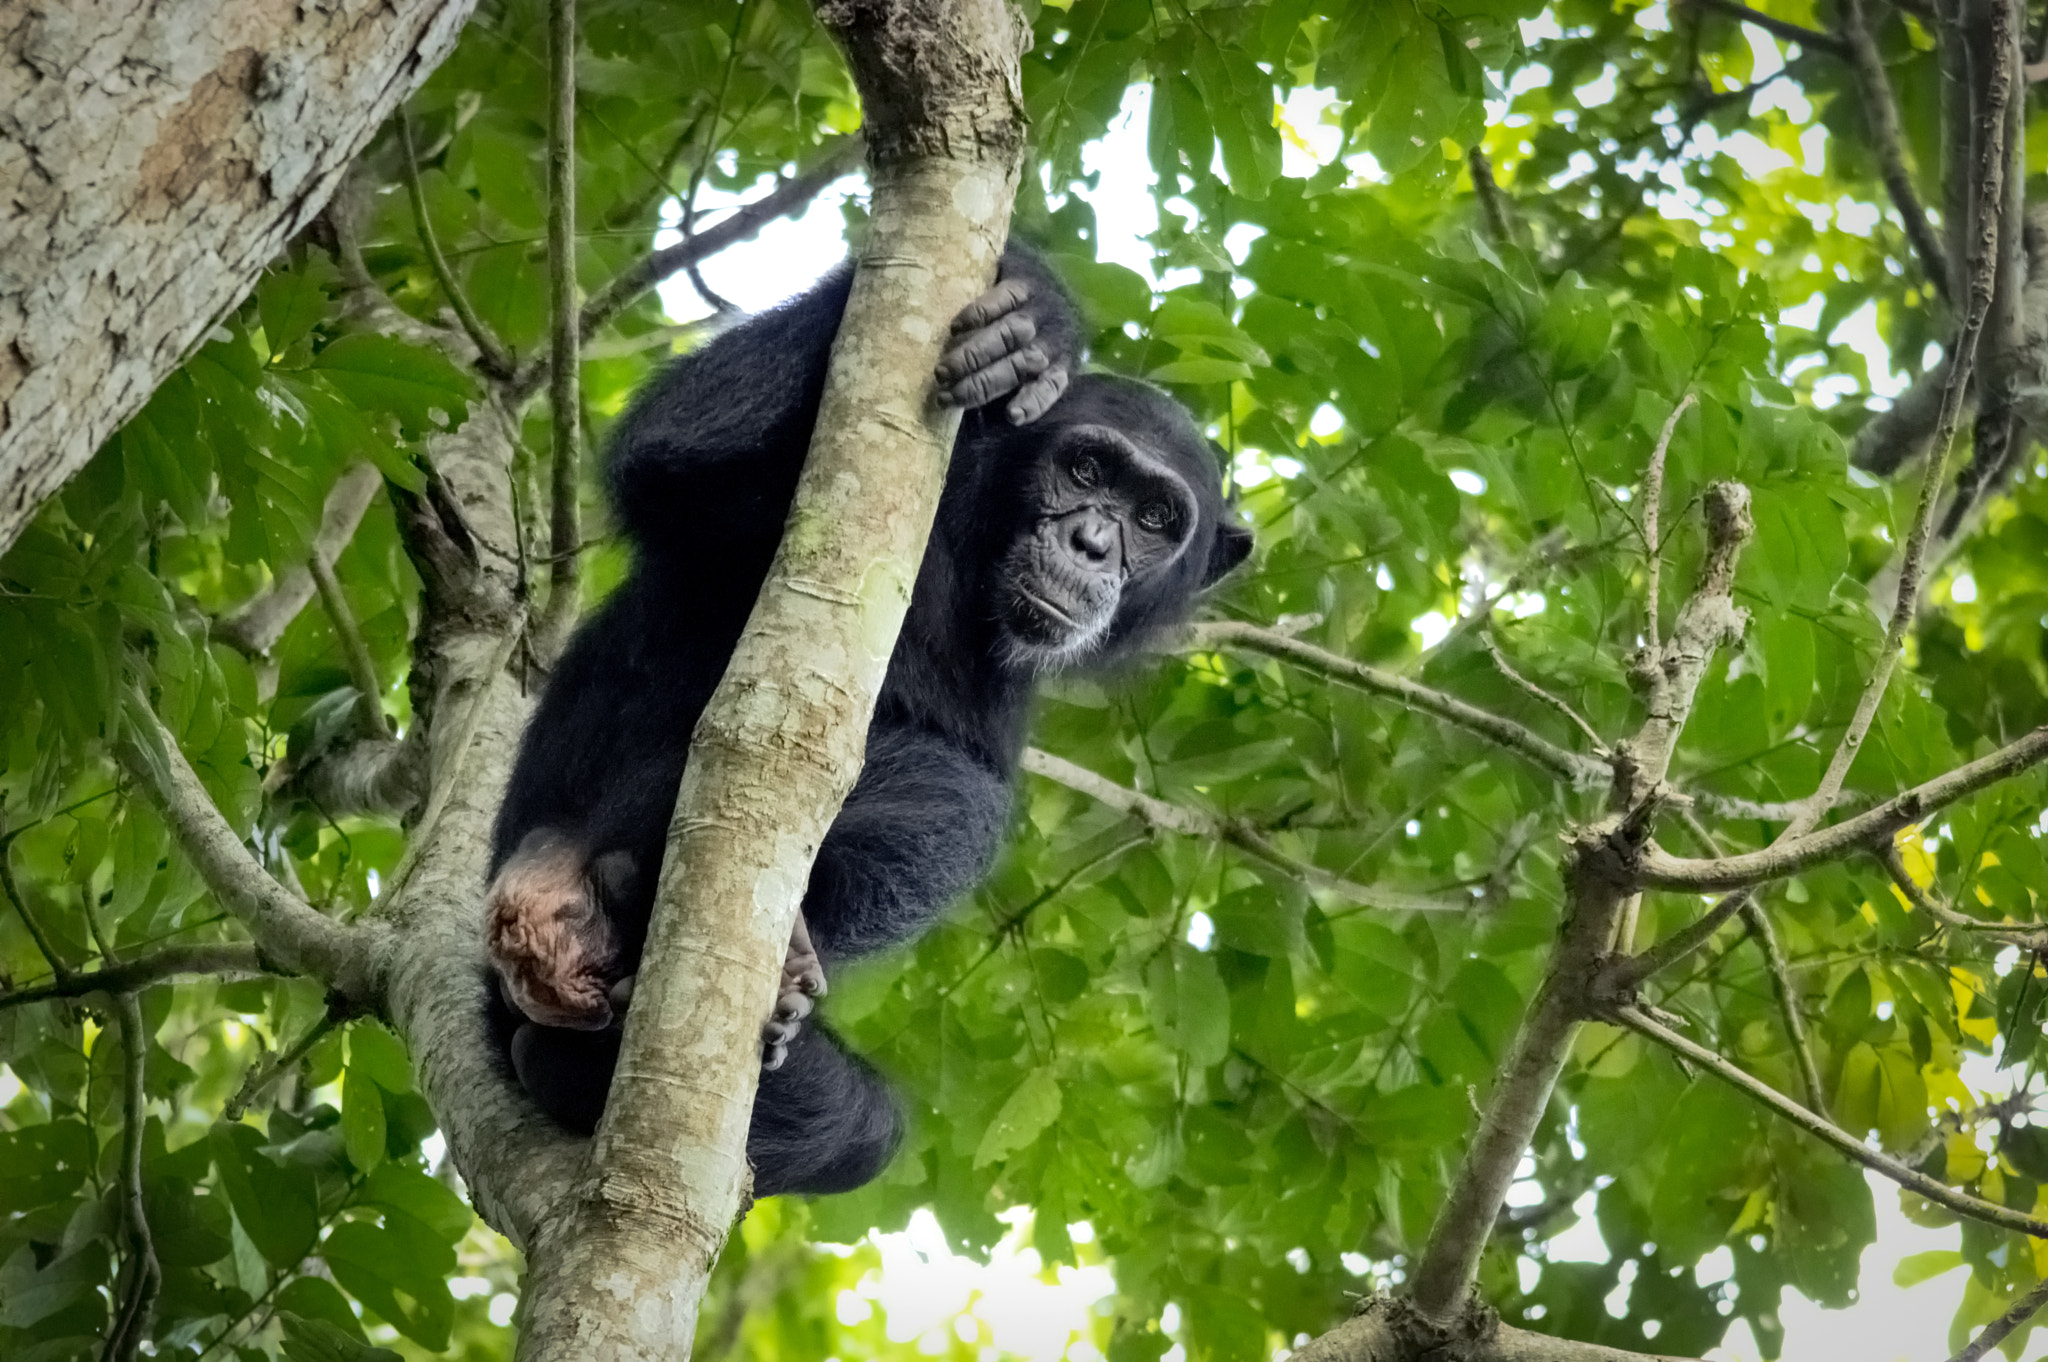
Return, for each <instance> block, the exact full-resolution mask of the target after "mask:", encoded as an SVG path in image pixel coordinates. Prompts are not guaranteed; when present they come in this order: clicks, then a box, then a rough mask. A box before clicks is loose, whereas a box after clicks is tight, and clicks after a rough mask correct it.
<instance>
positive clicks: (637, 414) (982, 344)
mask: <svg viewBox="0 0 2048 1362" xmlns="http://www.w3.org/2000/svg"><path fill="white" fill-rule="evenodd" d="M851 280H852V270H851V268H850V267H849V266H841V267H840V268H839V269H838V270H836V271H835V272H833V273H832V274H830V275H828V276H827V277H826V278H825V279H824V281H823V282H821V283H820V284H818V285H817V286H816V287H815V288H813V289H812V290H811V291H810V292H808V293H806V294H804V295H802V296H801V297H799V298H797V299H795V300H794V301H792V302H790V303H787V304H785V305H784V306H782V307H779V308H776V309H775V310H773V311H771V312H767V313H765V314H763V315H760V316H758V317H755V318H753V319H751V320H749V321H747V322H745V323H743V324H742V325H740V326H738V327H736V328H734V329H732V330H729V331H727V332H725V333H723V334H722V335H720V336H718V337H717V338H716V339H714V340H712V341H711V342H710V343H709V344H707V345H705V346H704V347H703V348H702V349H700V350H697V351H694V352H692V353H691V354H689V355H685V356H683V357H682V358H681V359H680V360H678V361H677V362H676V363H675V364H674V365H673V366H672V367H670V368H669V369H668V370H667V372H666V373H664V374H663V375H662V376H661V377H660V378H658V379H657V380H655V381H654V382H653V383H652V384H651V385H650V386H649V387H648V388H647V389H646V390H645V391H644V392H642V393H641V394H640V396H639V398H638V399H637V400H636V402H635V403H634V404H633V406H632V407H631V408H630V410H629V411H628V412H627V413H626V415H625V416H624V417H623V418H622V419H621V420H620V422H619V424H618V427H617V429H616V431H615V432H614V434H613V437H612V442H611V453H610V459H609V464H608V469H607V471H608V475H609V483H610V488H609V490H610V493H611V500H612V505H613V507H614V508H615V513H616V515H617V517H618V520H619V523H620V524H621V525H622V526H623V527H624V529H625V531H626V533H627V534H628V535H629V536H630V537H631V540H632V542H633V545H634V548H635V550H636V553H635V558H634V563H633V570H632V574H631V575H630V576H629V577H628V578H627V580H626V581H625V583H624V584H623V585H621V586H620V587H619V589H618V590H617V591H616V592H615V593H613V595H612V596H611V598H610V599H609V600H608V601H607V602H606V603H605V605H604V606H603V608H602V609H601V610H600V611H599V612H598V613H597V614H596V615H595V616H594V617H592V618H591V619H590V620H589V621H588V622H587V623H585V624H584V625H583V627H582V628H581V629H580V630H579V631H578V633H577V634H576V636H575V638H574V639H573V640H572V641H571V643H570V645H569V647H568V649H567V651H566V653H565V654H564V655H563V657H562V659H561V662H560V664H559V665H558V666H557V668H556V669H555V672H554V675H553V677H552V678H551V679H550V681H549V682H548V685H547V689H546V691H545V692H544V693H543V694H542V696H541V698H540V703H539V706H538V708H537V709H536V711H535V713H534V716H533V721H532V723H531V724H530V725H529V727H528V728H527V732H526V737H525V740H524V741H523V743H522V744H521V746H520V751H519V758H518V762H517V765H516V766H515V768H514V770H513V773H512V782H511V788H510V790H509V792H508V793H507V795H506V799H505V803H504V807H503V808H502V809H501V810H500V811H499V813H498V821H497V827H496V831H495V835H494V842H493V848H492V862H491V874H492V882H491V886H490V891H489V894H490V902H489V926H488V932H489V943H488V944H489V951H490V957H491V962H492V965H493V966H494V967H495V970H496V973H497V977H498V982H499V988H498V989H496V990H493V999H492V1006H493V1010H494V1019H495V1022H496V1024H497V1026H496V1029H497V1032H498V1034H499V1035H500V1037H501V1038H503V1039H504V1043H505V1044H506V1045H507V1046H508V1048H509V1052H510V1056H511V1061H512V1066H513V1068H514V1070H515V1071H516V1073H517V1074H518V1077H519V1080H520V1082H521V1083H522V1084H523V1085H524V1086H525V1088H526V1090H527V1091H528V1092H529V1093H530V1094H532V1096H533V1097H534V1099H535V1101H537V1102H538V1103H539V1104H540V1106H541V1107H542V1108H543V1109H544V1110H545V1111H547V1112H548V1113H549V1114H550V1115H551V1116H553V1117H554V1118H555V1119H556V1120H558V1121H559V1122H561V1123H562V1124H563V1125H565V1126H568V1127H570V1128H572V1129H575V1130H578V1131H589V1130H591V1129H593V1128H594V1127H595V1125H596V1123H597V1118H598V1115H599V1113H600V1112H601V1111H602V1109H603V1106H604V1100H605V1094H606V1091H607V1089H608V1088H609V1086H610V1081H611V1074H612V1069H613V1067H614V1065H615V1062H616V1060H617V1055H618V1042H619V1021H618V1017H619V1013H620V1012H621V1011H622V1010H623V1009H624V1007H625V1006H626V1005H627V1002H628V1001H629V999H630V996H631V987H632V981H633V978H634V974H635V970H636V968H637V966H638V963H639V959H640V951H641V947H642V945H643V943H644V942H645V940H646V934H647V923H648V918H649V916H650V914H651V912H652V908H653V901H654V891H655V880H656V878H657V875H658V873H659V870H660V865H661V858H662V849H663V844H664V841H665V839H666V835H667V832H668V824H669V815H670V813H671V812H672V810H673V809H674V806H675V798H676V786H677V784H678V782H679V781H680V779H681V776H682V770H683V763H684V761H685V760H686V759H687V757H688V755H689V740H690V733H691V730H692V728H693V727H694V726H695V724H696V722H697V716H698V715H699V714H700V713H701V712H702V711H703V708H704V705H705V702H706V701H707V700H708V699H709V698H710V696H711V692H712V688H713V687H715V686H716V685H717V684H718V681H719V677H720V676H721V675H722V674H723V673H724V671H725V665H726V662H727V660H728V659H729V658H730V657H731V656H732V651H733V648H734V646H735V644H736V643H737V641H738V639H739V634H740V628H741V626H742V625H743V624H744V623H745V622H746V619H747V615H748V613H749V611H751V610H752V608H753V605H754V598H755V596H756V595H757V594H758V592H759V590H760V586H761V582H762V579H763V578H764V577H765V575H766V573H767V570H768V565H769V560H770V559H771V557H772V556H773V555H774V552H775V549H776V546H777V544H778V542H779V541H780V539H781V536H782V527H783V521H784V518H785V517H786V515H787V513H788V511H789V504H790V498H791V495H792V493H793V492H794V490H795V487H796V480H797V474H798V472H799V471H800V469H801V467H802V465H803V460H804V454H805V451H806V449H807V447H808V445H809V442H810V435H811V425H812V422H813V421H814V420H815V419H816V417H817V412H818V404H819V399H820V396H821V393H822V391H823V388H824V381H825V366H826V359H827V355H828V352H829V351H830V348H831V345H832V338H833V336H834V334H835V333H836V331H837V329H838V325H839V318H840V314H841V313H842V312H843V311H844V309H845V306H846V298H847V293H848V291H849V288H850V285H851ZM1078 332H1079V324H1078V321H1077V318H1076V316H1075V312H1074V309H1073V305H1072V303H1071V302H1069V301H1068V299H1067V296H1066V294H1065V293H1064V292H1063V291H1062V290H1061V288H1060V286H1059V284H1058V283H1057V282H1056V281H1055V280H1054V278H1053V277H1052V275H1051V273H1050V272H1049V271H1048V270H1047V268H1046V267H1045V264H1044V262H1043V261H1042V260H1040V259H1039V258H1038V257H1037V256H1036V255H1035V254H1033V253H1031V252H1030V251H1028V250H1026V249H1023V248H1020V247H1017V246H1014V245H1013V246H1012V247H1011V248H1010V250H1009V251H1007V252H1006V253H1005V254H1004V256H1003V259H1002V263H1001V268H1000V271H999V277H998V281H997V283H996V285H995V287H994V288H992V289H990V290H989V292H987V293H986V294H984V295H983V296H982V297H981V298H980V299H979V300H977V301H976V302H975V303H973V304H972V305H970V306H969V307H968V308H967V309H966V310H965V311H963V312H962V313H961V314H960V316H959V318H958V319H957V320H956V321H955V323H954V326H953V333H952V337H951V340H950V341H949V344H948V348H947V350H946V352H945V354H944V355H943V357H942V358H941V359H940V361H939V365H938V369H937V372H936V377H937V380H938V384H939V389H940V400H942V401H950V402H951V403H953V404H956V405H959V406H961V407H964V408H966V409H967V410H966V411H965V413H964V415H963V418H962V421H961V426H960V435H959V439H958V441H957V442H956V444H955V445H954V449H953V458H952V464H951V468H950V470H949V472H948V473H947V476H946V484H945V489H944V492H943V494H942V496H941V498H940V502H939V508H938V516H937V520H936V522H935V525H934V528H933V530H932V536H931V542H930V547H929V549H928V550H927V552H926V556H925V560H924V566H923V570H922V571H921V572H920V574H919V576H918V578H917V582H916V586H915V588H914V590H913V592H912V599H911V604H910V611H909V615H908V617H907V618H906V619H905V621H904V624H903V631H902V634H901V637H900V639H899V641H898V642H897V645H896V651H895V653H894V654H893V655H892V656H891V658H890V662H889V670H888V674H887V678H886V680H885V682H884V684H883V687H882V692H881V695H880V698H879V700H878V703H877V705H876V709H875V716H874V721H873V724H872V725H871V726H870V728H869V729H868V745H867V762H866V765H865V767H864V768H863V770H862V773H861V776H860V779H859V781H858V782H857V783H856V784H855V786H854V788H853V791H852V793H851V795H850V796H849V797H848V798H847V800H846V803H845V805H844V807H843V808H842V809H841V810H840V813H839V817H838V819H837V820H836V821H835V822H834V823H833V824H832V827H831V829H830V831H829V832H828V833H827V834H826V836H825V839H824V842H823V845H822V846H821V847H820V849H819V852H818V859H817V863H816V866H815V868H814V869H813V870H812V872H811V880H810V885H809V887H808V889H807V891H806V892H805V895H804V902H803V913H802V916H801V917H800V918H799V919H798V922H797V926H796V931H795V933H794V935H793V936H792V938H791V941H790V948H789V954H788V958H787V960H786V962H785V964H784V966H783V984H782V991H781V996H780V998H779V999H778V1002H777V1006H776V1009H775V1012H774V1015H773V1016H772V1017H771V1018H770V1019H769V1020H768V1022H767V1024H766V1025H765V1027H764V1029H763V1064H762V1068H763V1070H764V1072H763V1074H762V1076H761V1086H760V1092H759V1096H758V1097H757V1098H756V1099H755V1102H754V1118H753V1126H752V1129H751V1131H750V1132H749V1134H748V1138H747V1154H748V1157H749V1159H750V1160H751V1161H752V1162H753V1165H754V1190H755V1193H756V1195H761V1196H767V1195H773V1194H775V1193H778V1192H789V1191H803V1192H828V1191H841V1190H846V1189H849V1188H853V1187H857V1186H859V1185H860V1184H862V1183H864V1182H866V1181H867V1180H868V1179H870V1178H872V1177H873V1176H874V1175H875V1174H876V1173H878V1172H879V1171H880V1170H881V1168H882V1166H883V1164H885V1163H886V1162H887V1161H888V1158H889V1156H890V1154H891V1153H892V1152H893V1150H894V1149H895V1145H896V1141H897V1137H898V1133H899V1116H898V1112H897V1108H896V1104H895V1101H894V1099H893V1098H892V1097H891V1095H890V1093H889V1091H888V1089H887V1087H886V1086H885V1085H884V1084H883V1083H882V1081H881V1080H880V1078H879V1077H878V1076H877V1075H876V1074H875V1073H874V1072H873V1070H871V1069H870V1068H868V1066H867V1065H866V1064H864V1063H863V1062H862V1061H860V1060H859V1059H857V1058H855V1057H853V1056H852V1055H850V1054H848V1053H846V1052H845V1051H844V1050H843V1049H841V1048H840V1046H839V1043H838V1042H837V1041H836V1040H835V1039H834V1038H833V1037H832V1036H831V1034H830V1033H829V1032H827V1031H825V1030H824V1029H822V1028H821V1027H819V1026H817V1025H816V1024H812V1025H810V1026H805V1025H803V1024H802V1023H803V1020H804V1018H805V1017H806V1016H807V1015H808V1014H809V1012H810V1010H811V1005H812V1004H811V1000H812V998H813V997H814V996H816V995H818V994H821V993H823V992H824V991H825V969H826V968H827V967H829V966H831V965H833V964H835V963H836V962H838V961H841V960H846V959H849V958H852V957H854V956H859V955H865V954H867V953H869V952H871V951H876V950H880V949H882V948H883V947H885V946H890V945H893V944H895V943H897V942H901V941H907V940H909V939H911V938H913V937H915V936H917V935H919V934H920V933H922V932H923V931H924V930H925V929H926V928H927V927H929V926H930V925H931V923H932V922H933V920H934V919H935V918H936V917H937V916H938V914H939V913H940V912H941V911H942V910H944V909H945V908H946V907H947V905H948V904H950V903H951V902H952V901H953V900H954V899H955V898H956V897H957V896H958V895H960V894H961V893H962V892H964V891H965V890H966V889H968V888H969V887H970V886H972V885H973V884H974V882H975V881H976V880H977V879H978V878H979V877H980V876H981V875H982V873H983V872H984V871H985V870H986V869H987V868H988V864H989V861H990V859H991V858H992V857H993V855H994V853H995V849H996V843H997V840H998V838H999V836H1000V834H1001V831H1002V827H1003V823H1004V821H1005V819H1006V817H1007V814H1008V810H1009V803H1010V787H1011V785H1012V784H1013V783H1014V782H1015V780H1016V775H1017V762H1018V755H1019V752H1020V750H1021V747H1022V744H1023V734H1024V720H1025V715H1026V711H1027V708H1028V705H1029V703H1030V699H1031V690H1032V684H1033V681H1034V679H1035V678H1036V677H1038V676H1040V675H1043V674H1045V673H1048V672H1054V671H1060V670H1064V669H1067V668H1070V667H1077V666H1084V665H1100V664H1103V663H1107V662H1112V661H1114V660H1116V659H1118V658H1121V657H1127V656H1129V655H1131V654H1132V653H1133V651H1134V650H1136V649H1137V648H1138V647H1139V645H1140V644H1141V642H1142V640H1143V639H1144V638H1145V637H1146V635H1147V634H1148V633H1150V632H1152V631H1153V630H1155V629H1157V628H1158V627H1160V626H1162V625H1165V624H1169V623H1172V622H1174V621H1176V620H1178V619H1180V618H1182V617H1183V616H1184V615H1185V614H1186V612H1187V610H1188V608H1189V606H1190V604H1191V602H1192V601H1193V600H1194V598H1195V595H1196V593H1197V592H1199V591H1200V590H1201V589H1202V588H1203V587H1205V586H1207V585H1208V584H1209V583H1211V582H1214V581H1215V580H1216V579H1217V578H1218V577H1220V576H1222V575H1223V574H1224V573H1226V572H1228V571H1229V570H1230V569H1231V568H1233V567H1235V566H1236V565H1237V564H1238V563H1239V562H1240V561H1241V560H1242V559H1243V558H1244V556H1245V553H1246V552H1247V550H1248V549H1249V548H1250V545H1251V536H1250V533H1249V532H1248V531H1247V530H1245V529H1244V528H1243V527H1242V526H1241V525H1239V524H1237V523H1236V521H1235V519H1234V518H1233V517H1232V516H1231V514H1230V513H1229V512H1228V510H1227V509H1226V508H1225V506H1224V504H1223V501H1222V498H1221V496H1220V495H1219V492H1218V482H1219V471H1220V470H1219V469H1218V467H1217V463H1216V459H1215V457H1214V455H1213V454H1212V452H1211V450H1210V448H1209V446H1208V444H1207V443H1206V442H1205V441H1204V439H1203V438H1202V435H1201V433H1200V432H1199V431H1198V430H1197V429H1196V427H1195V425H1194V423H1193V422H1192V421H1191V420H1190V419H1189V417H1188V414H1187V412H1186V411H1185V410H1184V409H1182V408H1181V407H1180V405H1179V404H1177V403H1176V402H1174V401H1173V400H1172V399H1171V398H1169V397H1168V396H1166V395H1165V394H1164V393H1162V392H1160V391H1158V390H1157V389H1155V388H1152V387H1149V386H1147V385H1145V384H1143V383H1138V382H1134V381H1131V380H1128V379H1122V378H1113V377H1110V376H1107V375H1101V374H1077V373H1076V372H1075V371H1076V369H1077V368H1078V360H1079V355H1078ZM1070 375H1071V377H1070ZM1005 399H1007V400H1005Z"/></svg>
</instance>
